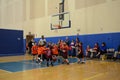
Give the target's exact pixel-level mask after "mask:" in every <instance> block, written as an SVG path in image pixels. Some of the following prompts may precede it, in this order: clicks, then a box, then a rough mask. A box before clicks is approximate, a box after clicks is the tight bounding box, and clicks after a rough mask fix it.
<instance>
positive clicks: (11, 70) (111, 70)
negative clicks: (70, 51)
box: [0, 55, 120, 80]
mask: <svg viewBox="0 0 120 80" xmlns="http://www.w3.org/2000/svg"><path fill="white" fill-rule="evenodd" d="M31 59H32V57H31V56H29V55H24V56H11V57H0V80H120V76H119V74H120V62H112V61H97V60H88V61H87V62H86V64H77V63H76V61H77V60H76V59H75V58H72V59H69V60H70V62H71V63H70V65H66V64H59V63H57V62H56V63H55V66H54V67H46V65H45V63H43V64H42V65H40V64H36V63H35V62H33V61H31Z"/></svg>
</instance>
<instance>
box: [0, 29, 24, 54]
mask: <svg viewBox="0 0 120 80" xmlns="http://www.w3.org/2000/svg"><path fill="white" fill-rule="evenodd" d="M23 51H24V50H23V31H22V30H7V29H0V56H10V55H22V54H24V52H23Z"/></svg>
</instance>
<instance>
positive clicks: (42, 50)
mask: <svg viewBox="0 0 120 80" xmlns="http://www.w3.org/2000/svg"><path fill="white" fill-rule="evenodd" d="M44 50H45V48H44V46H42V45H40V44H39V46H38V61H37V62H38V63H41V62H42V61H43V59H44V58H43V57H44V56H43V54H44V52H45V51H44Z"/></svg>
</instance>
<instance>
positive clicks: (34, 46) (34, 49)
mask: <svg viewBox="0 0 120 80" xmlns="http://www.w3.org/2000/svg"><path fill="white" fill-rule="evenodd" d="M37 49H38V46H37V43H34V44H33V46H32V55H33V61H34V60H37V53H38V52H37Z"/></svg>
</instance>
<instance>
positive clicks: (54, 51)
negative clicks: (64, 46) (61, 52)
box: [52, 46, 58, 54]
mask: <svg viewBox="0 0 120 80" xmlns="http://www.w3.org/2000/svg"><path fill="white" fill-rule="evenodd" d="M52 53H53V54H58V47H57V46H54V47H53V49H52Z"/></svg>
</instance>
